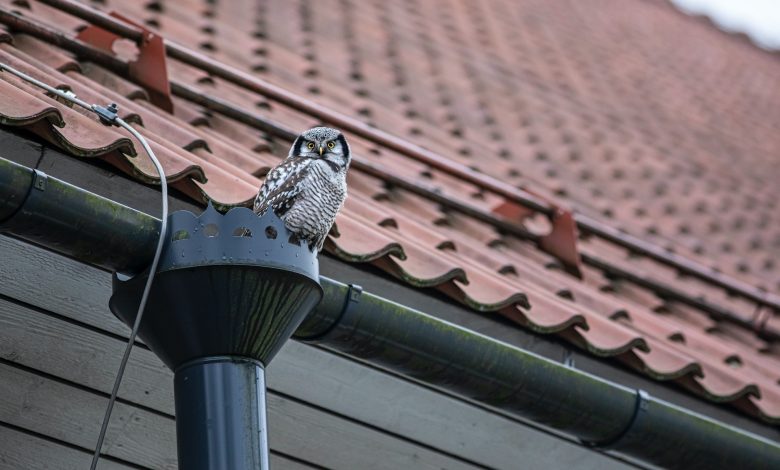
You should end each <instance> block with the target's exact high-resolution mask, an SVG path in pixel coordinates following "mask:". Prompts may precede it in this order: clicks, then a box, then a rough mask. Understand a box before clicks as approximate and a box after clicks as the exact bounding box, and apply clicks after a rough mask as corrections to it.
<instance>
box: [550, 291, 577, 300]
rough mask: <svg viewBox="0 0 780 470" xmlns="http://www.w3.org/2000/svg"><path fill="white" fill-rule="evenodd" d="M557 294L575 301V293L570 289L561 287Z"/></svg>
mask: <svg viewBox="0 0 780 470" xmlns="http://www.w3.org/2000/svg"><path fill="white" fill-rule="evenodd" d="M555 295H557V296H558V297H560V298H562V299H567V300H571V301H574V293H573V292H572V291H571V290H569V289H561V290H559V291H558V292H556V293H555Z"/></svg>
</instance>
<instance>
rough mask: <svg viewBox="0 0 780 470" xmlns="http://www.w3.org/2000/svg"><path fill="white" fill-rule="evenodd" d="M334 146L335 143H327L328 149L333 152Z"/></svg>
mask: <svg viewBox="0 0 780 470" xmlns="http://www.w3.org/2000/svg"><path fill="white" fill-rule="evenodd" d="M335 146H336V144H335V143H333V142H328V148H329V149H331V150H333V148H334V147H335Z"/></svg>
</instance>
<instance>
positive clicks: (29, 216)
mask: <svg viewBox="0 0 780 470" xmlns="http://www.w3.org/2000/svg"><path fill="white" fill-rule="evenodd" d="M39 178H40V176H38V178H36V173H34V170H31V169H29V168H26V167H23V166H20V165H17V164H15V163H12V162H9V161H7V160H4V159H2V158H0V216H2V217H0V232H3V233H4V234H7V235H10V236H13V237H15V238H19V239H22V240H25V241H28V242H30V243H33V244H36V245H40V246H43V247H45V248H47V249H50V250H53V251H55V252H58V253H62V254H65V255H68V256H71V257H74V258H76V259H79V260H80V261H83V262H85V263H89V264H92V265H95V266H98V267H101V268H103V269H107V270H111V271H128V270H131V271H132V270H137V269H139V268H140V267H142V266H144V265H145V263H148V261H149V260H150V259H151V257H152V254H153V253H152V252H153V250H154V246H155V241H156V236H157V233H158V232H157V227H158V224H159V221H158V220H157V219H155V218H153V217H151V216H149V215H146V214H144V213H141V212H138V211H136V210H134V209H131V208H129V207H126V206H122V205H120V204H117V203H115V202H113V201H110V200H108V199H105V198H103V197H100V196H97V195H95V194H92V193H90V192H87V191H84V190H82V189H79V188H77V187H75V186H72V185H69V184H67V183H65V182H63V181H60V180H58V179H56V178H52V177H48V178H46V180H45V184H44V187H43V188H42V189H41V188H38V185H37V184H36V183H35V182H36V181H38V180H39ZM38 184H40V183H38ZM25 185H26V186H27V187H26V188H25ZM22 195H26V196H22ZM320 282H321V284H322V287H323V289H324V292H325V296H324V298H323V301H322V302H321V304H320V306H319V307H318V310H317V311H316V312H315V313H313V314H312V315H310V316H309V317H308V318H307V320H306V321H305V322H304V324H303V325H301V327H300V328H299V329H298V331H297V332H296V335H295V337H296V338H297V339H298V340H300V341H304V342H308V343H314V344H320V345H322V346H324V347H327V348H330V349H333V350H337V351H339V352H341V353H344V354H347V355H350V356H353V357H356V358H359V359H362V360H365V361H369V362H371V363H374V364H378V365H380V366H382V367H385V368H387V369H391V370H393V371H396V372H399V373H401V374H404V375H407V376H409V377H412V378H414V379H416V380H419V381H421V382H425V383H428V384H431V385H434V386H436V387H440V388H443V389H447V390H451V391H453V392H455V393H458V394H461V395H463V396H466V397H468V398H470V399H472V400H475V401H478V402H481V403H485V404H487V405H489V406H492V407H495V408H498V409H501V410H504V411H506V412H508V413H511V414H513V415H516V416H519V417H522V418H524V419H530V420H533V421H535V422H538V423H541V424H544V425H546V426H549V427H551V428H554V429H557V430H560V431H563V432H565V433H567V434H570V435H572V436H575V437H576V438H578V439H580V440H582V441H583V442H585V443H587V444H589V445H593V446H596V447H600V448H604V449H612V450H615V451H617V452H620V453H622V454H624V455H627V456H630V457H632V458H634V459H637V460H640V461H643V462H647V463H650V464H653V465H658V466H661V467H666V468H701V469H717V468H724V469H725V468H751V469H756V468H768V469H769V468H780V445H778V443H776V442H772V441H770V440H768V439H765V438H762V437H759V436H756V435H754V434H751V433H748V432H745V431H743V430H740V429H737V428H735V427H733V426H729V425H727V424H725V423H722V422H718V421H715V420H712V419H710V418H707V417H704V416H702V415H699V414H697V413H693V412H691V411H689V410H686V409H683V408H680V407H677V406H674V405H672V404H670V403H667V402H665V401H662V400H658V399H655V398H653V397H649V396H647V394H646V393H644V392H642V391H639V390H634V389H630V388H627V387H623V386H621V385H617V384H614V383H611V382H609V381H606V380H603V379H601V378H598V377H595V376H593V375H590V374H587V373H584V372H581V371H578V370H575V369H571V368H568V367H565V366H563V365H561V364H558V363H556V362H553V361H550V360H548V359H545V358H542V357H540V356H538V355H536V354H533V353H530V352H527V351H524V350H522V349H519V348H516V347H513V346H510V345H508V344H505V343H501V342H499V341H496V340H493V339H491V338H489V337H486V336H483V335H480V334H478V333H475V332H473V331H470V330H467V329H465V328H461V327H459V326H457V325H454V324H451V323H448V322H445V321H442V320H439V319H436V318H434V317H432V316H430V315H427V314H425V313H422V312H419V311H416V310H413V309H409V308H407V307H404V306H403V305H400V304H396V303H394V302H391V301H388V300H386V299H383V298H381V297H378V296H375V295H372V294H370V293H364V292H360V290H359V289H357V288H350V287H349V286H346V285H344V284H342V283H339V282H337V281H334V280H331V279H327V278H321V281H320Z"/></svg>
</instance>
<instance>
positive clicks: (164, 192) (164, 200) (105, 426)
mask: <svg viewBox="0 0 780 470" xmlns="http://www.w3.org/2000/svg"><path fill="white" fill-rule="evenodd" d="M115 122H116V123H117V125H119V126H121V127H124V128H125V129H126V130H127V132H129V133H131V134H132V135H133V137H135V138H136V139H138V141H139V142H141V146H143V148H144V150H145V151H146V153H147V155H149V158H151V160H152V163H154V167H155V168H156V169H157V173H158V174H159V175H160V186H161V187H162V223H161V224H160V238H159V239H158V241H157V250H156V251H155V252H154V259H153V260H152V266H151V267H150V268H149V278H148V279H147V280H146V285H145V286H144V292H143V295H142V296H141V303H140V304H138V313H137V314H136V316H135V323H134V324H133V329H132V331H131V332H130V338H128V340H127V347H126V348H125V354H124V356H122V362H120V363H119V371H117V375H116V380H114V388H113V389H112V390H111V398H109V400H108V406H107V407H106V414H105V416H104V417H103V424H102V425H101V427H100V435H99V436H98V442H97V445H95V454H94V455H93V456H92V465H91V466H90V470H95V468H96V467H97V463H98V460H99V459H100V449H101V448H102V447H103V440H104V439H105V437H106V430H107V429H108V422H109V421H110V420H111V411H112V410H113V409H114V403H115V402H116V396H117V393H118V392H119V385H120V384H121V383H122V376H124V374H125V367H126V366H127V361H128V359H130V352H131V351H132V350H133V343H134V342H135V337H136V335H137V334H138V328H139V327H140V326H141V318H142V317H143V314H144V309H145V308H146V301H147V300H148V298H149V291H150V290H151V288H152V281H153V280H154V275H155V273H156V272H157V265H158V264H159V263H160V256H161V255H162V249H163V244H164V241H165V236H166V233H167V231H168V184H167V183H166V181H165V172H164V171H163V168H162V165H160V162H159V161H158V160H157V157H156V156H155V155H154V152H153V151H152V149H151V147H149V144H148V143H147V142H146V139H144V137H143V136H142V135H141V134H140V133H139V132H138V131H137V130H135V129H133V128H132V127H131V126H130V125H129V124H128V123H126V122H125V121H124V120H123V119H122V118H120V117H117V118H116V119H115Z"/></svg>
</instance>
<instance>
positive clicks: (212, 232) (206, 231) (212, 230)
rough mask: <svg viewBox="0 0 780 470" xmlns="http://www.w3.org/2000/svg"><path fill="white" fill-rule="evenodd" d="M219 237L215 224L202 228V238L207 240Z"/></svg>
mask: <svg viewBox="0 0 780 470" xmlns="http://www.w3.org/2000/svg"><path fill="white" fill-rule="evenodd" d="M217 235H219V227H218V226H217V224H206V226H205V227H203V236H204V237H208V238H214V237H216V236H217Z"/></svg>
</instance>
